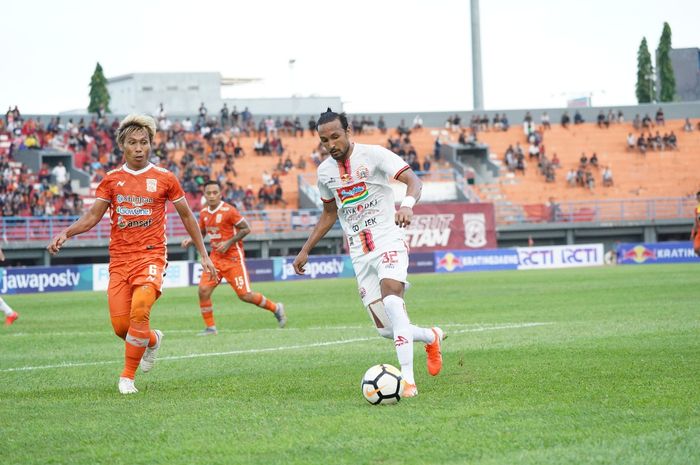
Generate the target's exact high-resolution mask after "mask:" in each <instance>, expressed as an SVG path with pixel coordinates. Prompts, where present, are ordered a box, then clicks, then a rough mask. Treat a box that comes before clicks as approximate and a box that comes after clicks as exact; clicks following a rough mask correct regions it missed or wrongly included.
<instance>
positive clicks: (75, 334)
mask: <svg viewBox="0 0 700 465" xmlns="http://www.w3.org/2000/svg"><path fill="white" fill-rule="evenodd" d="M528 324H529V323H528ZM541 324H550V323H537V325H541ZM423 326H426V325H423ZM497 326H498V324H496V323H445V324H440V327H441V328H476V330H480V328H493V327H497ZM369 328H371V326H369V325H354V326H309V327H307V328H285V329H284V332H288V331H341V330H342V331H344V330H367V329H369ZM498 328H499V329H501V328H500V326H498ZM259 331H273V332H279V331H280V330H279V328H276V327H275V328H257V329H252V328H251V329H219V333H223V334H240V333H254V332H259ZM163 332H164V333H166V334H193V335H194V334H197V332H198V331H197V330H193V329H163ZM451 332H454V331H451ZM111 334H112V331H111V330H108V329H105V330H104V331H51V332H45V333H44V332H36V333H23V332H18V333H14V332H13V333H10V334H7V335H5V336H4V337H27V336H31V337H79V336H104V335H111Z"/></svg>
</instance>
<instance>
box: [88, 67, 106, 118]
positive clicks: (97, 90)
mask: <svg viewBox="0 0 700 465" xmlns="http://www.w3.org/2000/svg"><path fill="white" fill-rule="evenodd" d="M100 105H102V106H103V107H104V111H105V112H106V113H109V111H110V110H109V91H107V78H105V75H104V73H103V72H102V66H101V65H100V62H97V66H95V72H94V73H92V77H91V78H90V104H89V105H88V112H90V113H97V110H99V109H100Z"/></svg>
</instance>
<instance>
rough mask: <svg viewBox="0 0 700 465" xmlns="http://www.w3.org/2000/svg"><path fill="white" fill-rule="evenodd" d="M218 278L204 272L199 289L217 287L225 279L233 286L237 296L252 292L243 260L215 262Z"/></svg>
mask: <svg viewBox="0 0 700 465" xmlns="http://www.w3.org/2000/svg"><path fill="white" fill-rule="evenodd" d="M214 266H215V267H216V271H217V273H216V276H212V275H211V274H210V273H208V272H207V271H202V277H201V278H200V279H199V287H216V286H218V285H219V283H221V280H222V279H223V278H226V281H228V283H229V284H230V285H231V287H232V288H233V290H234V291H236V294H238V295H244V294H247V293H248V292H250V279H248V270H247V269H246V267H245V261H243V260H238V259H236V260H230V259H229V260H215V261H214Z"/></svg>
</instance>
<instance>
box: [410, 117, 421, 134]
mask: <svg viewBox="0 0 700 465" xmlns="http://www.w3.org/2000/svg"><path fill="white" fill-rule="evenodd" d="M412 129H413V130H414V131H420V130H421V129H423V118H421V117H420V115H416V117H415V118H413V127H412Z"/></svg>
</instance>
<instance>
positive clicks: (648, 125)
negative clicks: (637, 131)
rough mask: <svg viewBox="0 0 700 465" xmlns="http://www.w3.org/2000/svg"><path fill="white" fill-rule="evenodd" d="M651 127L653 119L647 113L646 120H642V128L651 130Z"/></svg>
mask: <svg viewBox="0 0 700 465" xmlns="http://www.w3.org/2000/svg"><path fill="white" fill-rule="evenodd" d="M651 126H652V123H651V117H650V116H649V113H647V114H646V115H644V118H642V128H643V129H649V128H651Z"/></svg>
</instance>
